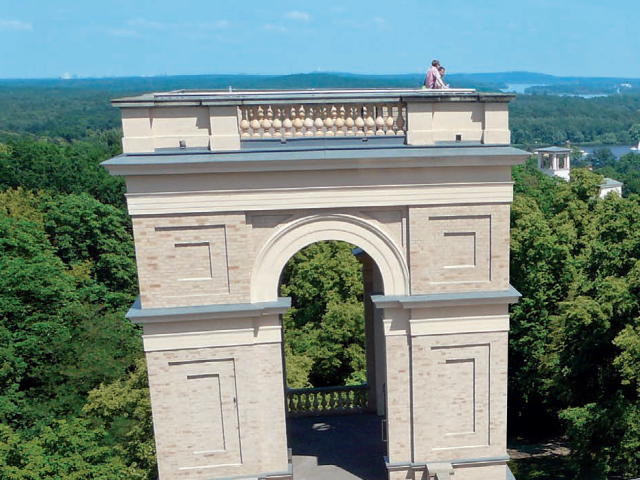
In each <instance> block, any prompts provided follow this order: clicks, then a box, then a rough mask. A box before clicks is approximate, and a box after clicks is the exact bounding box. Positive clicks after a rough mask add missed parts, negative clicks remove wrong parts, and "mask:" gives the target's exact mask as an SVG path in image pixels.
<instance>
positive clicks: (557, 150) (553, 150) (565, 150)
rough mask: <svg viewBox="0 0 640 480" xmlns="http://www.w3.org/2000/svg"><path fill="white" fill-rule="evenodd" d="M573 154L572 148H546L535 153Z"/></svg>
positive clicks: (536, 150) (538, 149)
mask: <svg viewBox="0 0 640 480" xmlns="http://www.w3.org/2000/svg"><path fill="white" fill-rule="evenodd" d="M538 152H541V153H571V149H570V148H563V147H545V148H537V149H535V150H534V153H538Z"/></svg>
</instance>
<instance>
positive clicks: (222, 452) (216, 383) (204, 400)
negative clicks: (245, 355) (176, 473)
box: [169, 360, 242, 470]
mask: <svg viewBox="0 0 640 480" xmlns="http://www.w3.org/2000/svg"><path fill="white" fill-rule="evenodd" d="M169 368H170V370H171V371H172V372H174V373H173V375H172V377H173V378H174V379H175V381H176V384H175V385H174V388H176V389H178V390H179V391H181V392H183V393H182V397H183V401H182V402H181V403H180V405H178V406H177V407H178V408H177V411H176V413H177V415H178V416H179V417H180V418H183V419H185V423H184V427H183V429H184V430H185V431H184V435H183V443H182V445H181V447H182V451H183V454H182V455H181V456H180V459H181V460H180V463H179V465H178V468H179V469H180V470H190V469H201V468H215V467H217V466H220V465H230V464H241V463H242V452H241V445H240V430H239V420H238V410H237V394H236V378H235V365H234V361H233V360H196V361H184V362H172V363H169Z"/></svg>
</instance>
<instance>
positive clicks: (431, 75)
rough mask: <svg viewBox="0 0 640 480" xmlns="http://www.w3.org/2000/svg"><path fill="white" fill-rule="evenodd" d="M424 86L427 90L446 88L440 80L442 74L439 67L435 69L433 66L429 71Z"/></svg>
mask: <svg viewBox="0 0 640 480" xmlns="http://www.w3.org/2000/svg"><path fill="white" fill-rule="evenodd" d="M424 86H425V87H427V88H446V86H445V85H444V83H443V82H442V79H441V78H440V72H439V71H438V67H434V66H433V65H432V66H431V68H429V70H428V71H427V76H426V77H425V79H424Z"/></svg>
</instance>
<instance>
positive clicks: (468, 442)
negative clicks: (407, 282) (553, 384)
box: [373, 288, 519, 480]
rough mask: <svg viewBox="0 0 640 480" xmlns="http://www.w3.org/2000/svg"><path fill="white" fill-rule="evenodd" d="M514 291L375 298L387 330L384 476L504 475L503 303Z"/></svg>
mask: <svg viewBox="0 0 640 480" xmlns="http://www.w3.org/2000/svg"><path fill="white" fill-rule="evenodd" d="M518 296H519V294H518V292H516V291H515V290H514V289H513V288H510V289H509V290H507V291H491V292H476V293H468V292H465V293H450V294H426V295H411V296H406V297H386V296H382V295H381V296H376V297H374V299H373V300H374V302H375V303H376V305H377V306H379V307H383V308H384V315H385V333H386V335H387V337H386V340H387V382H388V387H387V392H388V395H389V397H388V405H387V412H388V414H387V415H388V416H387V420H388V425H389V456H388V460H387V468H388V470H389V480H396V479H403V480H404V479H407V478H415V479H418V478H422V479H425V480H426V479H428V478H429V479H431V478H447V477H446V475H449V474H450V475H451V478H454V479H456V480H461V479H462V480H467V479H468V480H477V479H485V478H487V479H491V480H506V479H507V478H508V468H507V466H506V462H507V460H508V455H507V450H506V448H507V446H506V420H507V350H508V344H507V332H508V329H509V312H508V305H509V303H513V302H515V301H517V299H518ZM407 392H408V393H409V397H408V398H407V396H406V394H407ZM407 418H408V419H410V421H409V423H405V422H406V421H407V420H406V419H407ZM407 427H408V428H407ZM424 472H427V476H426V477H425V476H423V475H424ZM447 472H448V473H447ZM438 475H439V476H438Z"/></svg>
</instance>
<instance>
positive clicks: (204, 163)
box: [102, 145, 529, 175]
mask: <svg viewBox="0 0 640 480" xmlns="http://www.w3.org/2000/svg"><path fill="white" fill-rule="evenodd" d="M527 157H529V153H528V152H525V151H523V150H519V149H517V148H513V147H511V146H508V145H465V146H462V145H461V146H451V145H444V146H412V145H383V146H354V147H344V146H341V147H336V148H331V147H329V146H326V145H325V146H320V147H308V148H295V149H292V148H286V147H285V148H262V149H242V150H229V151H215V152H212V151H209V150H204V149H201V150H189V149H187V150H178V151H175V150H172V151H166V152H163V151H157V152H152V153H123V154H121V155H118V156H117V157H114V158H112V159H110V160H106V161H105V162H102V165H103V166H104V167H106V168H107V169H108V170H109V171H110V172H111V173H112V174H114V175H148V174H153V173H154V172H155V173H159V174H180V173H222V172H227V173H230V172H251V171H253V172H263V171H289V170H341V169H354V168H358V169H367V168H412V167H437V166H444V167H460V166H498V165H514V164H519V163H522V162H523V161H524V160H525V159H526V158H527Z"/></svg>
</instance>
